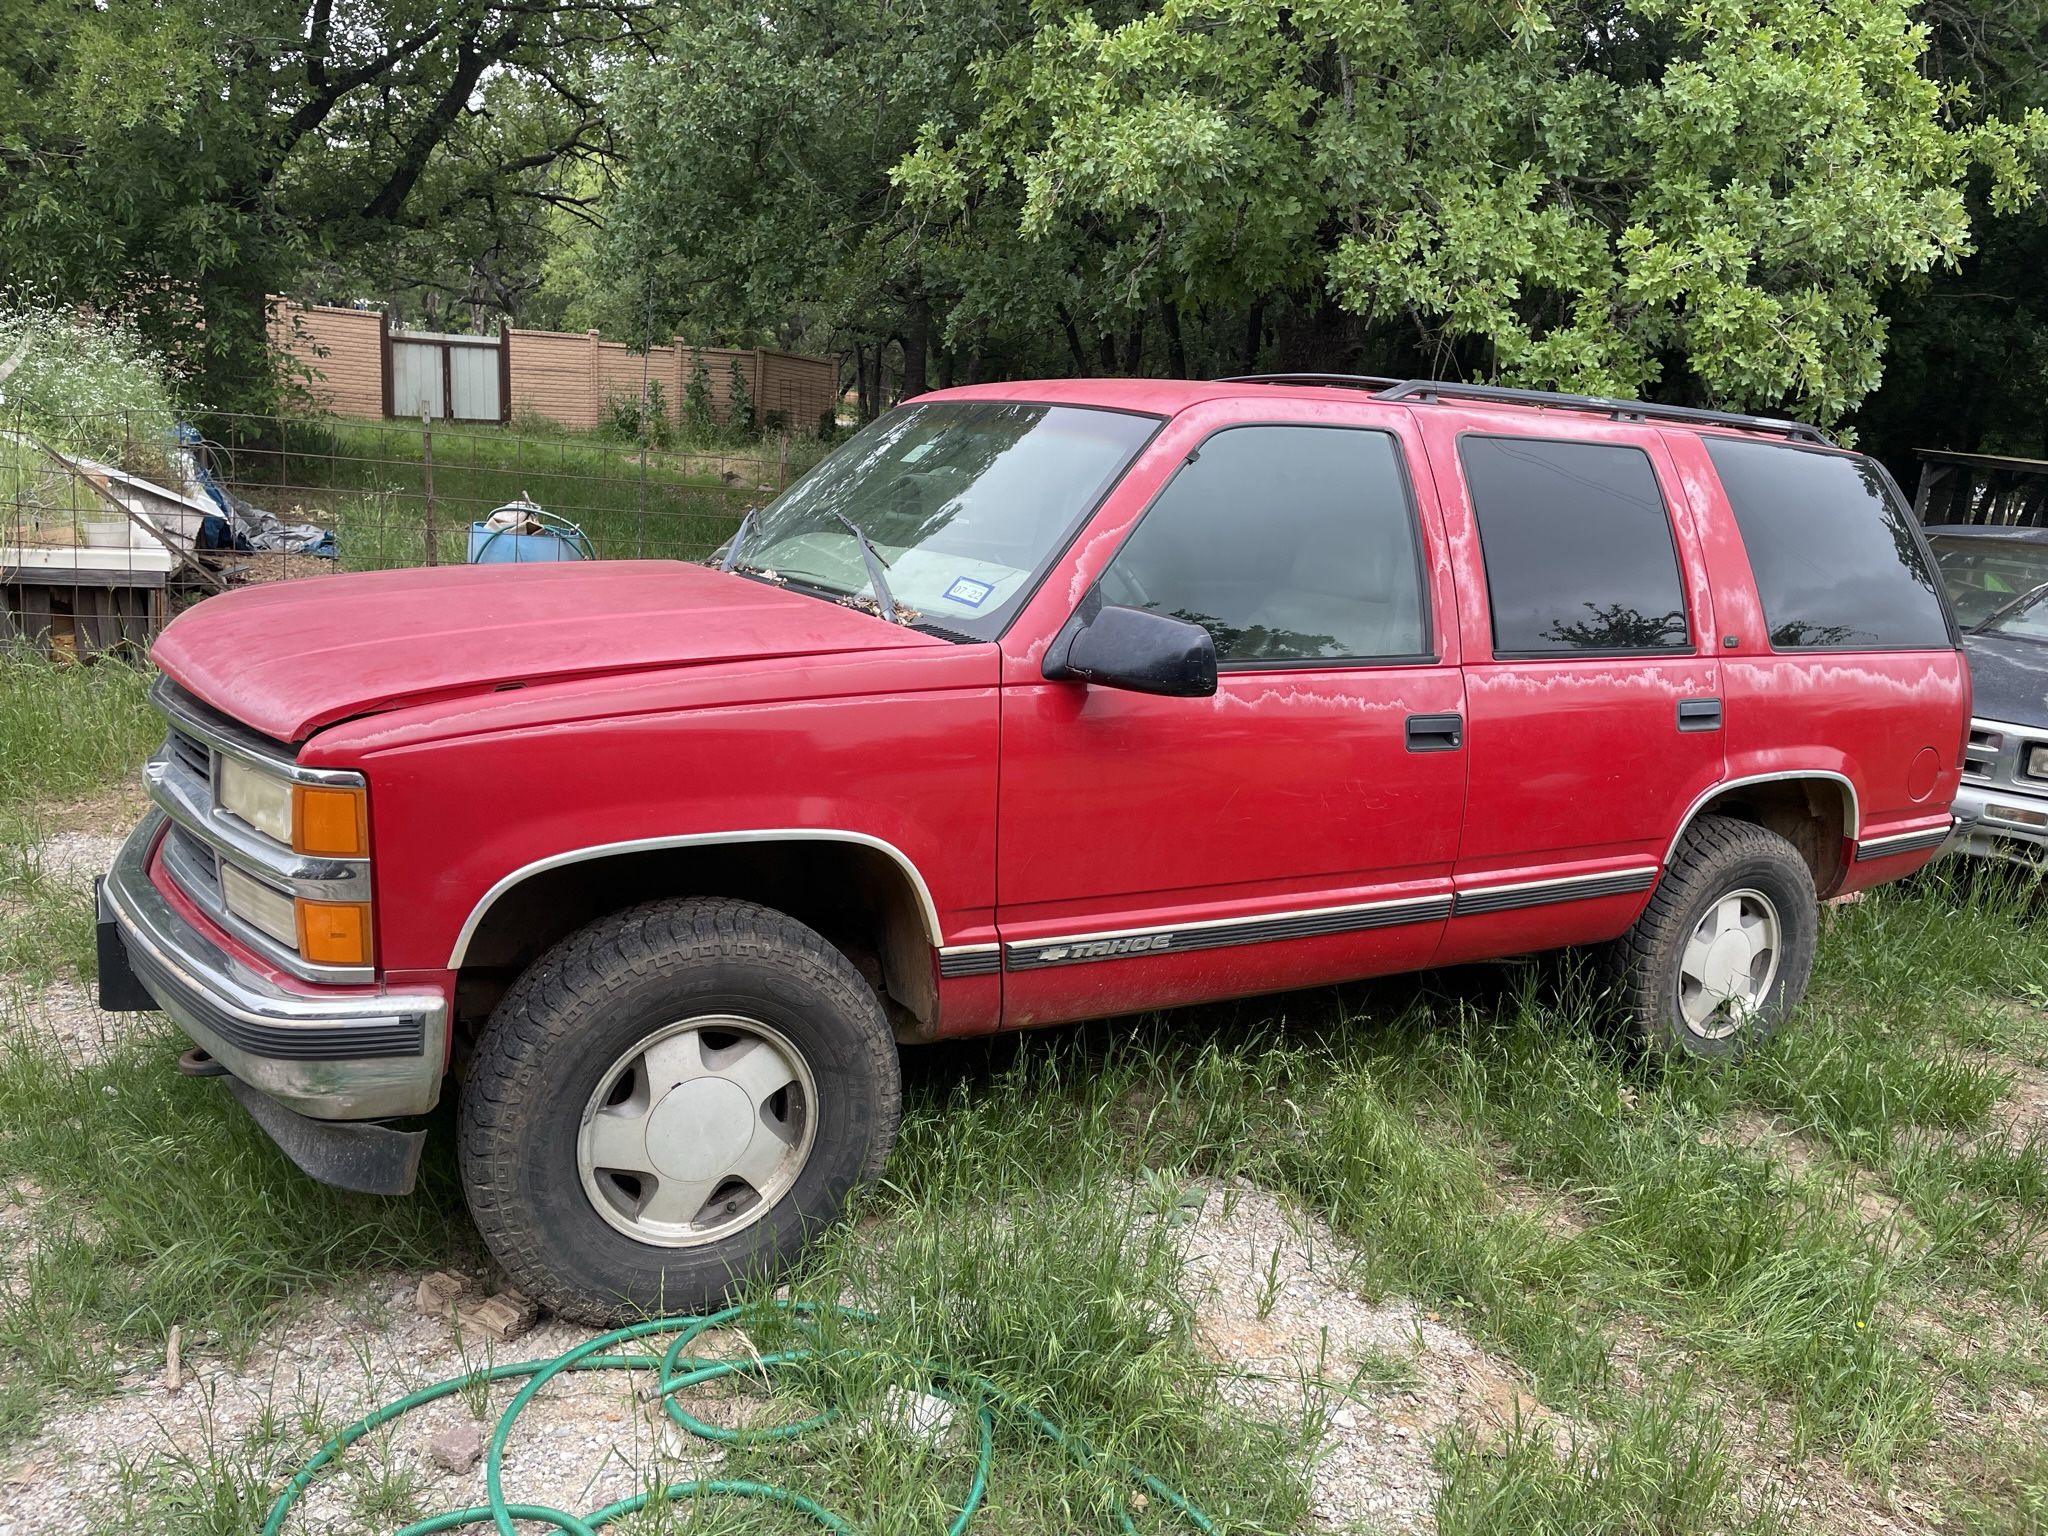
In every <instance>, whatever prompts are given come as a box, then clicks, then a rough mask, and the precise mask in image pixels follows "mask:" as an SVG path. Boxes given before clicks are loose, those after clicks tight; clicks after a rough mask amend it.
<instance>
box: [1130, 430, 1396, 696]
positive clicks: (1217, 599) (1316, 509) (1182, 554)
mask: <svg viewBox="0 0 2048 1536" xmlns="http://www.w3.org/2000/svg"><path fill="white" fill-rule="evenodd" d="M1102 595H1103V597H1104V598H1105V599H1106V600H1107V601H1109V602H1112V603H1118V604H1121V605H1123V606H1124V607H1127V608H1144V609H1148V610H1150V611H1151V612H1154V613H1166V614H1172V615H1173V616H1174V617H1175V618H1181V619H1186V620H1188V621H1190V622H1191V623H1195V624H1199V625H1201V626H1202V627H1203V628H1204V629H1206V630H1208V631H1209V633H1210V634H1211V635H1212V636H1213V637H1214V638H1215V641H1216V659H1217V661H1218V662H1220V663H1222V664H1224V665H1229V664H1230V663H1233V662H1236V663H1239V664H1257V663H1260V662H1302V661H1362V660H1377V661H1386V660H1397V659H1408V658H1415V657H1420V656H1421V655H1423V654H1424V653H1425V652H1427V651H1428V650H1429V648H1430V646H1429V637H1428V635H1427V634H1426V632H1425V626H1424V623H1423V604H1422V557H1421V553H1420V551H1419V549H1418V548H1417V545H1416V537H1415V512H1414V507H1413V504H1412V503H1411V501H1410V499H1409V495H1408V481H1407V477H1406V475H1405V473H1404V472H1403V470H1402V467H1401V449H1400V445H1399V444H1398V443H1397V442H1395V440H1394V439H1393V437H1392V436H1390V435H1389V434H1387V433H1385V432H1375V431H1370V430H1366V429H1363V428H1351V427H1280V426H1251V427H1231V428H1228V429H1226V430H1224V431H1221V432H1218V433H1217V434H1216V435H1215V436H1213V437H1211V438H1209V439H1208V441H1206V442H1205V443H1203V444H1202V446H1201V447H1200V449H1198V450H1197V451H1196V452H1195V453H1194V454H1193V455H1192V456H1191V458H1190V459H1189V462H1188V463H1186V464H1184V465H1183V466H1181V469H1180V471H1179V472H1178V473H1177V474H1176V475H1175V476H1174V477H1173V480H1172V483H1171V484H1169V485H1168V486H1167V487H1166V489H1165V490H1163V491H1161V492H1160V493H1159V499H1158V500H1157V501H1156V502H1154V503H1153V504H1152V507H1151V509H1150V510H1149V511H1147V512H1146V514H1145V518H1144V521H1143V522H1141V523H1139V524H1138V527H1137V531H1136V532H1134V533H1133V534H1132V535H1131V536H1130V539H1129V540H1128V541H1127V542H1126V543H1125V544H1124V547H1123V548H1122V549H1121V550H1119V551H1118V552H1117V557H1116V559H1115V560H1113V561H1111V562H1110V566H1109V569H1108V570H1107V571H1105V572H1103V575H1102Z"/></svg>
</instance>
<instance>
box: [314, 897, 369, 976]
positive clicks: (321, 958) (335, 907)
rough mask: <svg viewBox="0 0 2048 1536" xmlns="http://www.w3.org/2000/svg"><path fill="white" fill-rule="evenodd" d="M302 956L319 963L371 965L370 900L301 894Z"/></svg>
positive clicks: (316, 963)
mask: <svg viewBox="0 0 2048 1536" xmlns="http://www.w3.org/2000/svg"><path fill="white" fill-rule="evenodd" d="M299 956H300V958H301V959H305V960H310V961H312V962H313V964H315V965H368V964H369V963H370V904H369V903H368V902H362V901H307V900H306V899H305V898H303V897H301V898H300V899H299Z"/></svg>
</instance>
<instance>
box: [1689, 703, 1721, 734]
mask: <svg viewBox="0 0 2048 1536" xmlns="http://www.w3.org/2000/svg"><path fill="white" fill-rule="evenodd" d="M1678 728H1679V729H1680V730H1681V731H1718V730H1719V729H1721V701H1720V700H1719V699H1680V700H1679V701H1678Z"/></svg>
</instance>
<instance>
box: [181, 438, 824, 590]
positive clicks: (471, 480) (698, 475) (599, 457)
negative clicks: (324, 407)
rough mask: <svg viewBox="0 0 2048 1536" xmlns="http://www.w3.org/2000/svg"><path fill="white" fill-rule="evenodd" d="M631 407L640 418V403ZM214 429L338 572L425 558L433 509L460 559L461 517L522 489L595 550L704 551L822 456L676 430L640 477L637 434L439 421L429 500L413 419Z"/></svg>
mask: <svg viewBox="0 0 2048 1536" xmlns="http://www.w3.org/2000/svg"><path fill="white" fill-rule="evenodd" d="M627 404H628V406H629V407H630V408H631V412H634V413H637V410H638V401H637V399H635V400H631V401H629V402H627ZM223 435H225V436H227V437H229V438H230V439H231V442H230V444H229V446H228V448H227V449H226V450H224V451H223V452H222V453H221V454H219V455H218V459H219V462H220V464H221V466H222V472H223V475H224V477H225V478H226V479H227V480H228V483H229V484H230V486H231V487H232V488H233V489H234V490H235V491H236V493H237V494H239V495H241V496H243V497H244V498H246V499H247V500H249V501H250V502H253V503H255V504H256V505H258V506H261V507H264V508H266V509H268V510H270V511H274V512H277V513H278V514H279V515H280V516H282V517H284V518H285V519H286V521H288V522H298V521H311V522H315V523H319V524H321V525H323V526H328V527H332V528H334V529H335V530H336V540H335V541H336V546H337V548H338V549H339V551H340V562H339V563H340V566H341V568H342V569H344V570H384V569H388V568H390V567H393V566H408V565H419V564H422V563H424V561H425V558H426V541H425V536H426V528H427V523H428V519H429V517H430V516H431V517H432V520H433V524H434V528H435V533H436V545H437V554H438V558H439V560H440V562H441V563H442V564H452V563H459V562H461V561H462V560H464V559H465V558H467V550H468V542H469V529H470V525H471V524H472V523H476V522H481V521H483V519H484V518H485V517H487V516H488V515H489V514H490V512H491V511H492V510H493V509H494V508H496V507H499V506H502V505H504V504H506V503H508V502H513V501H517V500H520V499H522V498H524V499H530V500H532V501H534V502H537V503H538V504H539V505H540V506H542V507H544V508H545V509H546V510H547V511H549V512H552V513H554V514H555V515H557V516H559V517H564V518H567V519H568V520H569V521H571V522H573V523H575V524H577V525H578V526H580V527H581V528H582V529H583V531H584V532H585V533H586V534H587V535H588V536H589V538H590V541H591V544H592V546H593V547H594V548H595V550H596V552H597V554H598V555H599V556H600V557H603V558H609V559H620V558H628V557H637V556H648V557H659V558H666V559H701V558H702V557H703V556H705V555H707V554H709V553H710V552H711V551H712V550H713V549H715V548H716V547H717V546H718V545H719V543H720V542H722V541H723V540H724V539H725V538H726V537H727V536H728V535H730V534H731V532H732V530H733V529H734V528H735V527H737V526H738V524H739V520H740V518H741V516H742V515H743V514H744V513H745V511H746V509H747V508H748V507H749V506H752V505H756V504H759V503H762V502H765V501H767V500H769V499H770V498H772V497H773V496H775V495H776V494H777V492H778V491H779V489H780V488H781V486H782V485H784V484H787V483H788V481H790V480H792V479H794V478H795V477H796V476H797V475H799V474H801V473H802V472H803V471H804V470H805V469H807V468H809V467H810V465H811V464H813V463H814V462H816V460H817V459H818V457H819V456H820V455H821V454H822V453H823V451H824V449H823V447H822V445H820V444H816V443H813V442H809V441H806V440H801V439H796V440H785V439H779V438H778V439H768V440H754V441H750V442H747V443H738V442H734V441H732V440H731V439H730V438H729V437H727V436H726V435H725V434H724V433H722V432H719V431H714V433H713V434H712V435H711V436H710V437H709V438H708V439H705V438H700V437H698V436H696V435H695V434H693V433H689V432H679V433H676V434H674V435H672V436H669V437H668V439H667V443H666V446H663V445H662V444H661V443H660V442H652V443H650V451H649V452H648V454H647V457H646V465H645V473H644V476H643V473H642V465H641V458H640V450H639V446H638V443H637V442H636V441H623V440H622V439H621V435H618V434H612V435H599V434H591V433H578V432H570V431H567V430H564V429H562V428H559V427H549V426H547V425H546V424H544V423H541V422H537V421H530V420H529V421H521V422H517V423H515V424H514V425H513V426H512V427H511V428H509V429H501V428H496V427H475V426H461V427H440V426H437V427H436V428H435V429H434V431H433V437H432V455H433V465H432V470H431V483H432V488H433V498H432V502H431V505H430V503H429V501H428V497H427V494H426V493H427V486H428V483H429V471H428V469H427V466H426V453H427V449H426V446H425V444H423V442H422V439H421V434H420V429H419V427H418V426H417V425H415V424H413V423H410V422H360V421H340V420H331V421H306V420H294V419H289V418H250V419H246V420H242V421H237V422H234V423H230V424H227V427H226V429H224V432H223Z"/></svg>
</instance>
